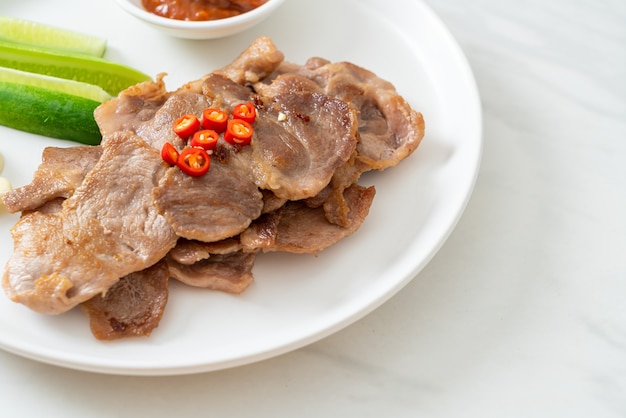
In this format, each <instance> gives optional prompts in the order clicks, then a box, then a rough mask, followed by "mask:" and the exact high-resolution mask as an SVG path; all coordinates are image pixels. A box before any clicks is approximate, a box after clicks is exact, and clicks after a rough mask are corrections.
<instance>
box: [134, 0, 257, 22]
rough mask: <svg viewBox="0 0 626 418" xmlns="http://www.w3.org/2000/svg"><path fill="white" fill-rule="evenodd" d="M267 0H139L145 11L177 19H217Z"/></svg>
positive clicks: (244, 10) (235, 14)
mask: <svg viewBox="0 0 626 418" xmlns="http://www.w3.org/2000/svg"><path fill="white" fill-rule="evenodd" d="M265 2H267V0H141V3H142V5H143V7H144V9H146V10H147V11H149V12H150V13H154V14H155V15H158V16H163V17H167V18H170V19H177V20H196V21H203V20H217V19H224V18H226V17H232V16H237V15H240V14H242V13H246V12H249V11H250V10H253V9H256V8H257V7H259V6H261V5H262V4H264V3H265Z"/></svg>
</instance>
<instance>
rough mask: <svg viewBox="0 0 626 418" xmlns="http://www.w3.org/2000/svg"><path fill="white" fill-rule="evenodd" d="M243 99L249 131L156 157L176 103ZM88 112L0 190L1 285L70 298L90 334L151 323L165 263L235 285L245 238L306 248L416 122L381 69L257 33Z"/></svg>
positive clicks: (51, 302)
mask: <svg viewBox="0 0 626 418" xmlns="http://www.w3.org/2000/svg"><path fill="white" fill-rule="evenodd" d="M242 102H251V103H253V104H254V105H255V107H256V110H257V118H256V120H255V122H254V137H253V140H252V143H251V144H250V145H249V146H244V147H241V146H236V145H230V144H229V143H226V142H224V141H223V140H221V139H220V142H219V143H218V145H217V146H216V148H215V149H214V150H213V153H212V156H211V167H210V170H209V172H208V173H207V174H206V175H204V176H202V177H191V176H188V175H186V174H185V173H183V172H182V171H181V170H178V169H176V167H170V166H169V165H168V164H166V163H164V162H163V160H162V158H161V153H160V150H161V148H162V146H163V144H164V143H165V142H170V143H172V144H174V145H175V146H176V147H178V148H179V149H180V148H182V147H183V146H184V143H183V142H182V141H183V140H182V139H180V138H179V137H178V136H177V135H176V134H175V133H174V132H173V130H172V124H173V122H174V121H175V120H176V119H177V118H178V117H180V116H181V115H183V114H190V113H191V114H196V115H201V114H202V111H203V110H204V109H206V108H209V107H213V108H221V109H232V107H233V106H234V105H236V104H239V103H242ZM95 117H96V121H97V122H98V125H99V126H100V129H101V132H102V135H103V140H102V143H101V144H100V145H99V146H95V147H88V146H76V147H71V148H53V147H50V148H47V149H46V150H45V151H44V153H43V156H42V163H41V165H40V166H39V168H38V169H37V171H36V172H35V174H34V178H33V180H32V182H31V183H30V184H28V185H25V186H23V187H21V188H18V189H15V190H14V191H12V192H10V193H8V194H6V195H5V196H4V197H3V200H4V203H5V205H6V206H7V208H8V209H9V210H10V211H11V212H22V216H21V218H20V219H19V221H18V222H17V223H16V225H15V226H14V227H13V229H12V231H11V233H12V236H13V240H14V252H13V254H12V255H11V257H10V258H9V261H8V263H7V265H6V268H5V272H4V277H3V286H4V290H5V292H6V293H7V295H8V296H9V297H10V298H11V299H12V300H13V301H15V302H19V303H22V304H24V305H26V306H28V307H29V308H31V309H33V310H34V311H37V312H40V313H44V314H59V313H62V312H66V311H68V310H70V309H72V308H74V307H75V306H78V305H80V306H81V307H82V308H83V309H84V310H85V312H87V314H88V315H89V318H90V324H91V330H92V333H93V334H94V336H95V337H96V338H98V339H102V340H113V339H119V338H124V337H128V336H134V335H143V336H147V335H150V333H151V332H152V330H153V329H154V328H155V327H157V326H158V324H159V321H160V319H161V317H162V314H163V311H164V309H165V306H166V304H167V298H168V281H169V280H170V279H172V278H173V279H176V280H179V281H181V282H183V283H185V284H187V285H190V286H196V287H201V288H208V289H213V290H219V291H225V292H230V293H240V292H242V291H244V290H245V289H246V288H247V287H248V286H249V285H250V283H251V282H252V280H253V272H252V270H253V265H254V261H255V257H256V256H257V254H259V253H261V252H270V251H285V252H291V253H312V254H316V253H318V252H320V251H322V250H324V249H325V248H327V247H329V246H331V245H333V244H334V243H336V242H338V241H339V240H341V239H342V238H344V237H346V236H348V235H350V234H352V233H353V232H354V231H356V230H357V229H358V228H359V227H360V225H361V224H362V222H363V221H364V219H365V217H366V216H367V214H368V211H369V208H370V205H371V203H372V200H373V198H374V194H375V190H374V187H367V188H366V187H363V186H361V185H359V184H358V180H359V177H360V176H361V174H362V173H364V172H366V171H369V170H384V169H386V168H389V167H393V166H394V165H396V164H398V163H399V162H400V161H402V160H403V159H405V158H406V157H407V156H409V155H410V154H411V153H412V152H413V151H414V150H415V149H416V148H417V146H418V145H419V143H420V141H421V140H422V137H423V135H424V121H423V118H422V115H421V114H420V113H418V112H416V111H415V110H413V109H412V108H411V106H410V105H409V104H408V103H407V102H406V101H405V100H404V99H403V98H402V97H401V96H400V95H399V94H398V93H397V92H396V90H395V88H394V86H393V85H392V84H390V83H389V82H387V81H385V80H383V79H381V78H379V77H378V76H376V75H375V74H373V73H372V72H370V71H368V70H366V69H364V68H361V67H359V66H357V65H354V64H351V63H347V62H339V63H331V62H329V61H327V60H325V59H321V58H311V59H309V60H308V61H307V62H306V63H305V64H304V65H296V64H293V63H289V62H286V61H285V60H284V54H283V53H282V52H281V51H279V50H278V49H277V48H276V46H275V45H274V43H273V42H272V40H271V39H269V38H266V37H261V38H258V39H256V40H255V41H254V42H253V43H252V44H251V45H250V46H249V47H248V48H247V49H246V50H245V51H244V52H243V53H242V54H241V55H240V56H239V57H237V58H236V59H235V60H234V61H233V62H232V63H231V64H230V65H228V66H226V67H225V68H222V69H220V70H218V71H214V72H212V73H209V74H207V75H206V76H204V77H202V78H201V79H199V80H194V81H191V82H189V83H187V84H186V85H184V86H182V87H181V88H179V89H178V90H176V91H167V90H166V88H165V84H164V82H163V75H159V76H158V77H157V79H156V80H155V81H150V82H145V83H142V84H138V85H136V86H133V87H130V88H129V89H127V90H125V91H123V92H122V93H121V94H120V95H119V96H118V97H117V98H115V99H113V100H111V101H109V102H106V103H104V104H102V105H101V106H100V107H99V108H98V109H97V110H96V112H95Z"/></svg>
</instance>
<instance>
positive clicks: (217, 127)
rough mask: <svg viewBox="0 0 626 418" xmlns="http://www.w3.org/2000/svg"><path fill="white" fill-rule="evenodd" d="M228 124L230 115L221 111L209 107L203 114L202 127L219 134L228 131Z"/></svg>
mask: <svg viewBox="0 0 626 418" xmlns="http://www.w3.org/2000/svg"><path fill="white" fill-rule="evenodd" d="M227 124H228V113H226V112H224V111H223V110H220V109H215V108H213V107H209V108H208V109H204V111H203V112H202V127H203V128H204V129H212V130H214V131H215V132H217V133H218V134H221V133H222V132H224V131H225V130H226V125H227Z"/></svg>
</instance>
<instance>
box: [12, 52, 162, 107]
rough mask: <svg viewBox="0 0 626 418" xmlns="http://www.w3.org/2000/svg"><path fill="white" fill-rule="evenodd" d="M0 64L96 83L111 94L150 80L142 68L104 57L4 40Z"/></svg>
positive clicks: (113, 94)
mask: <svg viewBox="0 0 626 418" xmlns="http://www.w3.org/2000/svg"><path fill="white" fill-rule="evenodd" d="M0 66H2V67H8V68H14V69H16V70H22V71H28V72H32V73H38V74H45V75H49V76H53V77H60V78H70V79H72V80H76V81H82V82H85V83H89V84H95V85H97V86H100V87H102V88H103V89H104V90H105V91H106V92H107V93H109V94H110V95H111V96H117V95H118V94H119V92H120V91H122V90H124V89H126V88H128V87H129V86H132V85H135V84H138V83H141V82H143V81H148V80H150V77H149V76H148V75H146V74H144V73H142V72H140V71H137V70H135V69H132V68H130V67H126V66H123V65H121V64H117V63H114V62H111V61H107V60H105V59H103V58H98V57H94V56H87V55H78V54H70V53H67V54H66V53H57V52H53V51H44V50H40V49H30V48H21V47H18V46H16V45H15V44H13V45H12V44H11V43H7V42H2V40H0Z"/></svg>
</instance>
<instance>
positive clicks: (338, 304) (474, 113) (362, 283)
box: [0, 0, 482, 375]
mask: <svg viewBox="0 0 626 418" xmlns="http://www.w3.org/2000/svg"><path fill="white" fill-rule="evenodd" d="M390 4H393V6H392V7H390ZM67 10H80V12H79V13H78V12H74V13H66V11H67ZM0 14H3V15H10V16H16V17H22V18H28V19H32V20H39V21H41V22H46V23H50V24H55V25H60V26H64V27H67V28H72V29H75V30H80V31H85V32H88V33H92V34H96V35H101V36H104V37H106V38H107V39H108V40H109V47H108V51H107V55H106V56H107V58H110V59H112V60H116V61H119V62H123V63H125V64H128V65H131V66H134V67H136V68H138V69H140V70H143V71H145V72H147V73H149V74H151V75H152V74H156V73H158V72H163V71H165V72H168V73H169V76H168V77H167V78H166V82H167V83H168V88H170V89H174V88H176V87H178V86H179V85H181V84H182V83H184V82H185V81H188V80H192V79H195V78H198V77H200V76H201V75H203V74H204V73H206V72H209V71H210V70H212V69H215V68H219V67H221V66H222V65H224V64H226V63H227V62H229V61H230V60H231V59H233V58H234V57H235V55H237V54H239V52H240V51H242V50H243V49H244V48H245V47H246V46H247V45H248V44H249V43H250V42H251V41H252V40H253V39H254V38H255V37H256V36H258V35H261V34H265V35H268V36H270V37H272V38H273V39H274V41H275V43H276V44H277V45H278V47H279V48H280V49H281V50H283V51H284V52H285V54H286V56H287V59H288V60H290V61H293V62H297V63H303V62H304V61H305V60H306V59H307V58H308V57H310V56H322V57H325V58H328V59H330V60H333V61H340V60H347V61H352V62H354V63H356V64H359V65H362V66H364V67H366V68H369V69H371V70H373V71H374V72H376V73H377V74H378V75H379V76H381V77H383V78H386V79H388V80H390V81H391V82H393V83H394V84H395V85H396V87H397V89H398V90H399V91H400V93H401V94H403V95H404V96H405V97H406V98H407V100H408V101H409V102H410V103H411V104H412V105H413V107H415V108H416V109H417V110H419V111H421V112H422V113H423V114H424V118H425V120H426V127H427V128H426V131H427V133H426V137H425V139H424V140H423V142H422V145H421V146H420V147H419V148H418V150H417V151H416V153H415V154H414V155H412V156H411V157H410V158H409V159H407V160H405V161H404V162H403V163H402V164H400V165H399V166H397V167H395V168H393V169H390V170H388V171H385V172H382V173H375V174H368V175H367V176H366V177H365V178H364V183H367V184H375V185H376V187H377V195H376V198H375V200H374V204H373V206H372V208H371V211H370V215H369V217H368V218H367V219H366V221H365V224H364V225H363V226H362V227H361V229H360V230H359V231H357V232H356V233H355V234H354V235H352V236H351V237H348V238H347V239H345V240H344V241H342V242H340V243H339V244H337V245H336V246H334V247H331V248H330V249H328V250H326V251H325V252H323V253H322V254H320V255H319V256H318V257H313V256H309V255H289V254H269V255H261V256H259V257H258V261H257V264H256V266H255V270H254V272H255V277H256V281H255V283H254V284H253V285H252V286H251V288H249V289H248V290H247V291H246V292H245V293H244V294H243V295H239V296H232V295H227V294H221V293H216V292H209V291H201V290H198V289H190V288H187V287H185V286H182V285H180V284H177V283H173V284H172V289H171V294H170V301H169V304H168V306H167V309H166V311H165V314H164V317H163V320H162V321H161V325H160V326H159V328H158V329H156V330H155V332H154V333H153V335H152V336H151V337H150V338H147V339H129V340H126V341H120V342H113V343H102V342H98V341H96V340H95V339H94V338H93V337H92V335H91V333H90V331H89V326H88V323H87V319H86V317H85V316H84V315H83V313H82V312H80V310H78V309H76V310H74V311H72V312H70V313H68V314H65V315H61V316H56V317H49V316H43V315H38V314H35V313H33V312H30V311H29V310H28V309H26V308H24V307H23V306H21V305H18V304H14V303H12V302H10V301H9V300H8V299H7V298H6V297H4V295H3V294H2V295H0V346H1V347H2V348H4V349H5V350H7V351H10V352H12V353H16V354H18V355H21V356H24V357H28V358H31V359H36V360H39V361H42V362H46V363H50V364H55V365H59V366H63V367H69V368H74V369H81V370H89V371H95V372H102V373H111V374H128V375H170V374H184V373H194V372H202V371H210V370H217V369H223V368H228V367H232V366H237V365H242V364H247V363H251V362H255V361H259V360H263V359H267V358H270V357H272V356H276V355H279V354H282V353H285V352H288V351H290V350H294V349H296V348H299V347H302V346H305V345H307V344H310V343H312V342H314V341H317V340H319V339H321V338H323V337H325V336H328V335H330V334H332V333H334V332H336V331H338V330H340V329H342V328H344V327H346V326H347V325H349V324H351V323H353V322H354V321H356V320H358V319H359V318H362V317H363V316H364V315H366V314H367V313H369V312H371V311H372V310H374V309H375V308H377V307H378V306H380V305H381V304H382V303H383V302H385V301H386V300H387V299H389V298H390V297H391V296H392V295H394V294H395V293H396V292H398V291H399V290H400V289H401V288H402V287H403V286H404V285H406V284H407V283H408V282H409V281H410V280H412V279H413V278H414V277H415V276H416V274H417V273H418V272H419V271H420V270H421V269H422V268H423V267H424V266H425V264H426V263H427V262H428V261H429V260H430V259H431V257H432V256H433V255H434V254H435V253H436V252H437V250H438V249H439V248H440V246H441V245H442V244H443V242H444V241H445V239H446V238H447V237H448V235H449V233H450V232H451V230H452V229H453V228H454V226H455V224H456V222H457V220H458V219H459V217H460V216H461V213H462V212H463V209H464V208H465V205H466V202H467V200H468V198H469V196H470V194H471V190H472V188H473V185H474V181H475V177H476V174H477V171H478V167H479V163H480V156H481V149H482V140H481V108H480V100H479V96H478V93H477V89H476V85H475V81H474V79H473V76H472V73H471V70H470V68H469V66H468V64H467V62H466V60H465V58H464V56H463V54H462V52H461V51H460V49H459V47H458V46H457V44H456V43H455V41H454V39H453V38H452V37H451V35H450V34H449V32H448V31H447V30H446V28H445V27H444V25H443V24H442V23H441V22H440V21H439V19H438V18H437V17H436V16H435V15H434V14H433V12H432V11H431V10H430V9H429V8H428V7H427V6H426V5H424V4H423V3H422V2H420V1H418V0H411V1H409V0H407V1H403V2H400V1H398V2H388V1H386V0H344V1H341V2H335V1H331V0H317V1H315V2H313V1H307V0H288V1H286V2H285V4H283V6H281V8H280V9H279V10H278V12H277V13H276V14H275V15H273V16H272V17H271V18H269V19H268V20H267V21H266V22H264V23H262V24H261V25H259V26H258V27H255V28H253V29H251V30H250V31H248V32H244V33H242V34H240V35H237V36H235V37H231V38H226V39H221V40H215V41H185V40H180V39H175V38H170V37H167V36H166V35H163V34H161V33H158V32H156V31H155V30H153V29H151V28H149V27H146V26H144V25H141V24H138V23H137V22H136V20H135V19H133V18H132V17H130V16H128V15H127V14H126V13H124V12H123V11H122V10H120V9H119V8H118V7H117V6H116V5H115V4H114V3H113V2H109V1H107V0H94V1H92V2H90V3H89V7H84V2H82V1H81V0H59V1H56V2H39V1H37V2H36V1H35V0H20V1H17V0H15V1H9V2H2V5H1V6H0ZM78 14H79V15H80V19H78V18H77V15H78ZM0 136H1V138H2V140H1V141H0V152H1V153H2V154H3V155H4V156H5V170H4V173H3V175H4V176H6V177H8V178H9V179H10V180H11V181H12V182H13V185H14V186H20V185H23V184H26V183H28V182H29V181H30V179H31V176H32V173H33V171H34V170H35V168H36V167H37V165H38V163H39V160H40V153H41V150H42V149H43V147H44V146H47V145H70V144H69V143H67V142H64V141H55V140H50V139H46V138H41V137H37V136H34V135H29V134H25V133H21V132H17V131H13V130H10V129H7V128H4V127H0ZM15 220H16V217H15V216H8V215H6V214H3V215H2V216H0V239H1V242H2V247H1V248H2V254H1V259H0V264H1V265H4V264H5V262H6V259H7V257H8V252H9V249H10V248H12V241H11V238H10V235H9V229H10V227H11V225H12V224H13V223H14V222H15Z"/></svg>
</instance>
